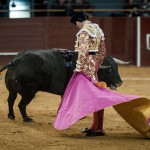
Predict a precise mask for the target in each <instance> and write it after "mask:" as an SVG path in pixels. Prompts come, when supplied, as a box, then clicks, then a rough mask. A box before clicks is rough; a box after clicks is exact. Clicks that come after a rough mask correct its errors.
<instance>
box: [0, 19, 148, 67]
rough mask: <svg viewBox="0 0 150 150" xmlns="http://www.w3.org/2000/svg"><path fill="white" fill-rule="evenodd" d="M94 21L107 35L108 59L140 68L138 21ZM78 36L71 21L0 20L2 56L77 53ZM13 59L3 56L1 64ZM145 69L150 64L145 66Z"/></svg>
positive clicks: (0, 49)
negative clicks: (39, 51) (41, 51)
mask: <svg viewBox="0 0 150 150" xmlns="http://www.w3.org/2000/svg"><path fill="white" fill-rule="evenodd" d="M90 20H92V21H93V22H96V23H98V24H99V25H100V27H101V28H102V29H103V31H104V33H105V38H106V40H105V41H106V48H107V55H112V56H114V57H116V58H119V59H123V60H126V61H127V60H128V61H132V62H133V64H136V39H137V38H136V37H137V36H136V18H126V17H104V18H103V17H95V18H91V19H90ZM77 32H78V29H77V28H76V26H75V25H73V24H71V23H70V17H39V18H28V19H7V18H0V52H19V51H22V50H26V49H32V50H37V49H49V48H64V49H71V50H73V49H74V44H75V39H76V33H77ZM146 55H147V54H146ZM148 57H149V56H148ZM11 59H12V56H0V64H5V63H7V62H8V61H10V60H11ZM144 65H150V63H149V62H144Z"/></svg>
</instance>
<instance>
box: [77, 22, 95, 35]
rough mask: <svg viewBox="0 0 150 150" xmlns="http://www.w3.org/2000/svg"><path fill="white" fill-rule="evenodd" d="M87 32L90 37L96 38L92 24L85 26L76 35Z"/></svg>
mask: <svg viewBox="0 0 150 150" xmlns="http://www.w3.org/2000/svg"><path fill="white" fill-rule="evenodd" d="M83 32H87V33H88V34H89V35H90V36H91V37H96V30H95V28H94V26H93V25H92V24H87V25H85V26H84V27H83V28H82V29H81V30H80V31H79V32H78V33H77V36H79V35H80V34H81V33H83Z"/></svg>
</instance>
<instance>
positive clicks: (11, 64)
mask: <svg viewBox="0 0 150 150" xmlns="http://www.w3.org/2000/svg"><path fill="white" fill-rule="evenodd" d="M20 58H21V57H18V58H16V59H14V60H12V61H11V62H9V63H8V64H7V65H5V66H3V67H2V68H0V72H2V71H4V70H6V69H8V68H9V67H11V66H13V65H16V64H18V63H19V62H20V61H21V59H20Z"/></svg>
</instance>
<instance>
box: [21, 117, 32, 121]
mask: <svg viewBox="0 0 150 150" xmlns="http://www.w3.org/2000/svg"><path fill="white" fill-rule="evenodd" d="M32 121H33V119H32V118H29V117H27V118H24V119H23V122H32Z"/></svg>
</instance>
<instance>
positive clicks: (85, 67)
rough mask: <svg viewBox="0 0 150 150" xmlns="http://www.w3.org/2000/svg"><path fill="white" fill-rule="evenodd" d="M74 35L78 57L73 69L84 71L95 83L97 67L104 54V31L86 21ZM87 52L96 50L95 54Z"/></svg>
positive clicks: (96, 80)
mask: <svg viewBox="0 0 150 150" xmlns="http://www.w3.org/2000/svg"><path fill="white" fill-rule="evenodd" d="M76 36H77V40H76V44H75V51H77V52H78V59H77V62H76V69H75V71H76V72H83V73H85V74H86V75H87V76H89V77H90V78H91V79H92V82H93V83H96V82H98V78H97V71H98V68H99V66H100V64H101V63H102V62H103V59H104V57H105V54H106V49H105V43H104V39H105V38H104V33H103V31H102V29H101V28H100V27H99V26H98V24H94V23H91V22H90V21H86V22H85V24H84V26H83V28H82V29H81V30H80V31H79V32H78V33H77V35H76ZM89 52H96V55H90V54H89Z"/></svg>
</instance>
